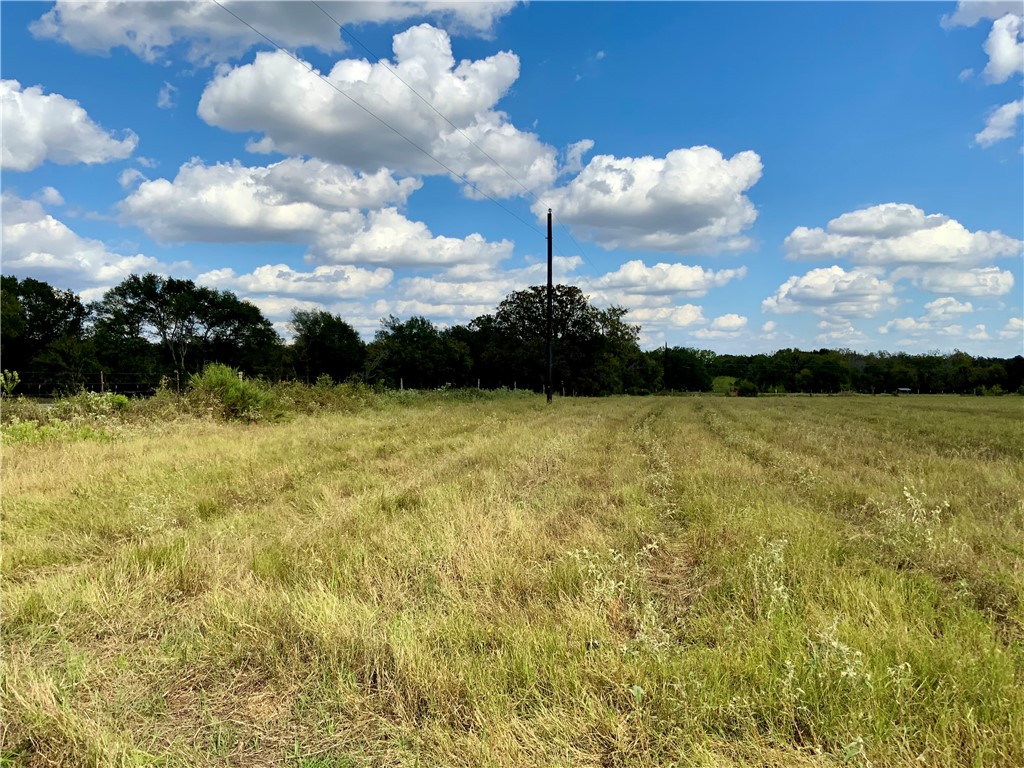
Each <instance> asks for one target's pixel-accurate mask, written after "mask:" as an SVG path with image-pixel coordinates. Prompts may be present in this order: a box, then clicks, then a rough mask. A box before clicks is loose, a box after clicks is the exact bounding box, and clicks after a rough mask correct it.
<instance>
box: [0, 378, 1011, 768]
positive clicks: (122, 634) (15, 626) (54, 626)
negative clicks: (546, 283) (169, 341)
mask: <svg viewBox="0 0 1024 768" xmlns="http://www.w3.org/2000/svg"><path fill="white" fill-rule="evenodd" d="M412 400H413V401H414V402H412V403H411V404H405V405H397V406H396V405H391V406H388V407H382V408H379V409H376V410H366V411H361V412H358V413H355V414H346V415H342V414H322V415H318V416H315V417H314V416H305V417H299V418H296V419H295V420H293V421H290V422H288V423H283V424H275V425H238V424H231V425H226V424H220V423H215V422H211V421H202V420H192V419H183V420H180V421H177V422H175V423H171V424H166V425H163V426H160V427H157V426H155V425H154V426H152V427H148V428H133V429H131V430H124V431H121V432H119V433H117V434H115V435H114V436H113V438H112V439H109V440H103V441H97V440H94V439H78V440H72V439H70V437H73V435H72V436H70V437H69V439H68V440H51V441H47V442H42V443H8V444H7V445H5V448H4V455H3V459H4V461H3V527H2V541H3V577H4V587H3V608H4V621H3V638H4V643H3V649H4V661H3V675H4V678H3V683H2V695H3V712H2V719H3V723H4V728H5V730H4V736H3V747H2V750H3V751H2V757H0V764H3V765H7V764H10V765H28V766H36V765H38V766H50V765H61V766H78V765H96V766H108V765H109V766H120V765H132V766H134V765H168V766H179V765H180V766H192V765H199V766H226V765H232V766H234V765H238V766H246V765H253V766H256V765H289V766H301V767H302V768H328V767H330V768H341V767H342V766H345V767H347V768H355V767H357V766H534V765H543V766H663V765H673V764H674V765H680V766H690V765H698V766H747V765H758V766H819V767H820V766H839V765H858V766H867V765H873V766H904V765H905V766H910V765H914V766H917V765H926V766H950V765H985V766H989V765H992V766H1009V765H1019V764H1024V623H1022V622H1024V607H1022V606H1024V602H1022V599H1024V502H1022V498H1024V452H1022V445H1024V440H1022V437H1024V434H1022V426H1024V398H1011V397H1005V398H955V397H948V398H946V397H920V398H909V397H904V398H871V397H848V398H842V397H834V398H833V397H830V398H824V397H813V398H811V397H786V398H758V399H755V400H740V399H731V398H714V397H700V398H619V399H607V400H560V401H556V403H555V404H554V406H553V407H545V405H544V404H543V402H541V401H540V400H539V399H533V398H529V397H526V396H519V397H515V396H505V397H501V396H496V397H495V398H493V399H482V400H478V401H475V402H462V403H460V402H449V401H445V402H442V401H437V400H432V399H430V398H424V399H422V401H416V400H415V399H414V398H412ZM79 437H81V435H79Z"/></svg>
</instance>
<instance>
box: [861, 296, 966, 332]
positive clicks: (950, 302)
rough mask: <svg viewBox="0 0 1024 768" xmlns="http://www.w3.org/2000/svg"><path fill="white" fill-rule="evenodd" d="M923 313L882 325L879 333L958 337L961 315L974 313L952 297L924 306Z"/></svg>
mask: <svg viewBox="0 0 1024 768" xmlns="http://www.w3.org/2000/svg"><path fill="white" fill-rule="evenodd" d="M924 308H925V313H924V314H923V315H921V316H920V317H918V318H913V317H899V318H896V319H893V320H890V321H889V322H887V323H885V324H884V325H882V326H881V327H880V328H879V329H878V330H879V332H880V333H889V331H898V332H901V333H907V334H911V335H915V336H917V335H922V334H928V335H931V334H939V335H943V336H959V335H961V334H962V333H963V327H962V326H961V325H959V322H958V321H959V320H960V319H961V318H960V316H961V315H967V314H970V313H971V312H973V311H974V307H973V306H972V305H971V303H970V302H969V301H968V302H961V301H957V300H956V299H955V298H953V297H952V296H944V297H942V298H940V299H935V300H934V301H930V302H928V303H927V304H925V305H924Z"/></svg>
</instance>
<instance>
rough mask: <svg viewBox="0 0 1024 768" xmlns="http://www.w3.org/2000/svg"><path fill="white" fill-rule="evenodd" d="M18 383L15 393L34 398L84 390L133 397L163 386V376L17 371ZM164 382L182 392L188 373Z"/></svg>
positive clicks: (110, 372)
mask: <svg viewBox="0 0 1024 768" xmlns="http://www.w3.org/2000/svg"><path fill="white" fill-rule="evenodd" d="M18 377H19V380H18V385H17V387H16V388H15V390H14V395H24V396H25V397H32V398H41V399H46V398H51V397H56V396H60V395H63V394H68V393H69V392H77V391H80V390H83V389H84V390H85V391H87V392H115V393H117V394H119V395H129V396H132V397H148V396H150V395H152V394H153V393H155V392H156V391H157V389H158V388H159V387H160V379H159V378H158V379H157V380H156V381H154V377H153V376H152V375H146V374H140V373H139V372H138V371H97V372H90V373H79V374H64V375H54V374H53V373H51V372H50V371H25V372H21V371H18ZM163 381H164V383H165V386H167V387H168V388H169V389H172V390H176V391H178V392H181V391H183V390H184V388H185V382H186V377H183V376H182V375H181V374H180V373H175V374H171V375H167V376H164V377H163Z"/></svg>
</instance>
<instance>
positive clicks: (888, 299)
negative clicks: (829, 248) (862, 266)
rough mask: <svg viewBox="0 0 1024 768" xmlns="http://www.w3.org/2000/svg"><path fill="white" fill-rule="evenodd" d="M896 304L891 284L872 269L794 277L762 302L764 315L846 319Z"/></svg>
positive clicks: (837, 269)
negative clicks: (813, 315) (798, 315)
mask: <svg viewBox="0 0 1024 768" xmlns="http://www.w3.org/2000/svg"><path fill="white" fill-rule="evenodd" d="M895 304H896V299H895V298H894V297H893V285H892V283H890V282H888V281H886V280H884V279H882V278H880V277H879V276H878V275H877V273H875V272H874V271H870V270H859V269H853V270H851V271H849V272H847V271H846V270H844V269H843V268H842V267H839V266H831V267H826V268H824V269H812V270H811V271H810V272H808V273H806V274H805V275H801V276H793V277H790V278H789V279H788V280H786V282H785V283H783V284H782V285H780V286H779V289H778V290H777V291H776V292H775V295H774V296H769V297H768V298H766V299H765V300H764V301H763V302H761V308H762V309H763V310H764V311H765V312H776V313H779V314H791V313H794V312H813V313H815V314H819V315H823V316H830V317H833V318H843V317H847V316H852V317H865V316H871V315H875V314H878V313H879V312H881V311H882V310H883V309H887V308H889V307H892V306H894V305H895Z"/></svg>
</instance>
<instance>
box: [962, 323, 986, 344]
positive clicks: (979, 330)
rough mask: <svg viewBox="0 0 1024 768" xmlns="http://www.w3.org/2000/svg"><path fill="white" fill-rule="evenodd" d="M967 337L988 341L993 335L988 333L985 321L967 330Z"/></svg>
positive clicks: (972, 339) (973, 339)
mask: <svg viewBox="0 0 1024 768" xmlns="http://www.w3.org/2000/svg"><path fill="white" fill-rule="evenodd" d="M967 338H968V339H970V340H971V341H988V340H989V339H991V338H992V337H991V336H989V335H988V331H987V330H986V329H985V325H984V324H983V323H979V324H978V325H976V326H974V328H972V329H971V330H969V331H968V332H967Z"/></svg>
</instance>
